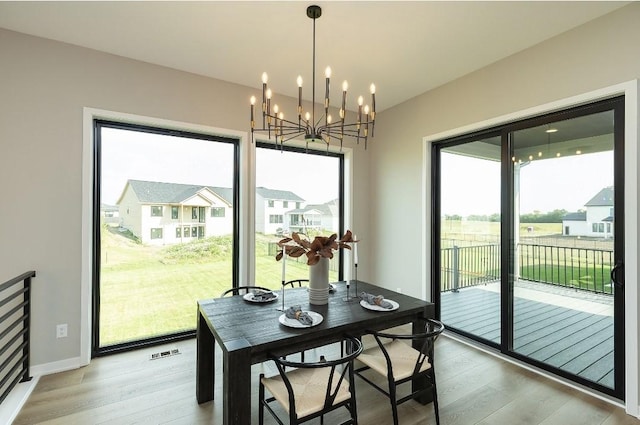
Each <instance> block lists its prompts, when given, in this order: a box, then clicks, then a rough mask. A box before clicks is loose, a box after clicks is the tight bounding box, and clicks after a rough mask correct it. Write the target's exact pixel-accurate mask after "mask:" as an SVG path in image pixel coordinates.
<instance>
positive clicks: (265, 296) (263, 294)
mask: <svg viewBox="0 0 640 425" xmlns="http://www.w3.org/2000/svg"><path fill="white" fill-rule="evenodd" d="M275 297H276V294H274V293H273V292H271V291H268V292H267V291H261V290H257V291H255V292H254V293H253V299H254V300H256V301H269V300H272V299H274V298H275Z"/></svg>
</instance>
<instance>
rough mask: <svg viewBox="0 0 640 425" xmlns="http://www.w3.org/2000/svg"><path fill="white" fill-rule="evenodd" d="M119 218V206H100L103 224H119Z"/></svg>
mask: <svg viewBox="0 0 640 425" xmlns="http://www.w3.org/2000/svg"><path fill="white" fill-rule="evenodd" d="M119 216H120V212H119V210H118V206H117V205H107V204H100V217H101V218H102V222H103V223H118V221H119V220H118V217H119Z"/></svg>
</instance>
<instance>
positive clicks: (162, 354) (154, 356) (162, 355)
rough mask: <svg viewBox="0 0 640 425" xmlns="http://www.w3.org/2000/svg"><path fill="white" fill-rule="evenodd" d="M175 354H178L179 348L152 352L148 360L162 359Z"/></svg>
mask: <svg viewBox="0 0 640 425" xmlns="http://www.w3.org/2000/svg"><path fill="white" fill-rule="evenodd" d="M177 354H180V350H178V349H177V348H173V349H171V350H167V351H161V352H159V353H153V354H152V355H151V358H150V359H149V360H156V359H164V358H165V357H170V356H175V355H177Z"/></svg>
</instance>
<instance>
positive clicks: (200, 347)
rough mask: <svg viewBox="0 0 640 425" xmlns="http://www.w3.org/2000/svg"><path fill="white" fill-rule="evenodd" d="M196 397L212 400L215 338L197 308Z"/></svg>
mask: <svg viewBox="0 0 640 425" xmlns="http://www.w3.org/2000/svg"><path fill="white" fill-rule="evenodd" d="M196 346H197V348H196V352H197V354H196V356H197V357H196V399H197V400H198V403H206V402H207V401H211V400H213V396H214V394H213V388H214V386H215V369H216V367H215V366H216V363H215V339H214V337H213V333H212V332H211V329H209V326H207V322H206V321H205V319H204V317H203V316H202V313H201V312H200V311H199V310H198V325H197V330H196Z"/></svg>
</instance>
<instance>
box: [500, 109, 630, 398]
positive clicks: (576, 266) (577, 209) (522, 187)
mask: <svg viewBox="0 0 640 425" xmlns="http://www.w3.org/2000/svg"><path fill="white" fill-rule="evenodd" d="M511 148H512V161H513V185H512V187H513V199H514V200H516V201H517V202H516V203H515V205H514V214H513V216H514V218H515V222H514V229H513V231H514V236H515V237H514V238H513V240H514V241H515V242H516V243H515V245H514V246H513V247H512V250H513V252H515V255H514V260H515V264H514V269H513V270H514V276H513V288H514V291H513V292H514V300H513V351H514V352H515V353H518V354H520V355H523V356H526V357H528V358H531V359H533V360H536V361H538V362H541V363H544V364H545V365H548V366H551V367H553V368H557V369H559V370H561V371H564V372H567V373H570V374H573V375H577V376H579V377H581V378H583V379H585V380H588V381H590V382H593V383H595V384H598V385H602V386H604V387H607V388H610V389H613V388H614V385H615V382H614V377H615V374H614V357H615V349H616V347H615V344H614V292H615V288H614V286H613V285H612V282H611V270H612V269H613V267H614V265H615V258H614V246H615V237H616V231H615V230H616V229H615V227H616V225H617V224H618V223H616V221H615V210H616V208H617V205H615V196H614V193H615V186H614V112H613V111H612V110H608V111H605V112H600V113H597V114H591V115H586V116H580V117H577V118H572V119H568V120H563V121H555V122H550V123H546V124H543V125H539V126H535V127H530V128H526V129H522V130H518V131H514V132H513V134H512V145H511Z"/></svg>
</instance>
